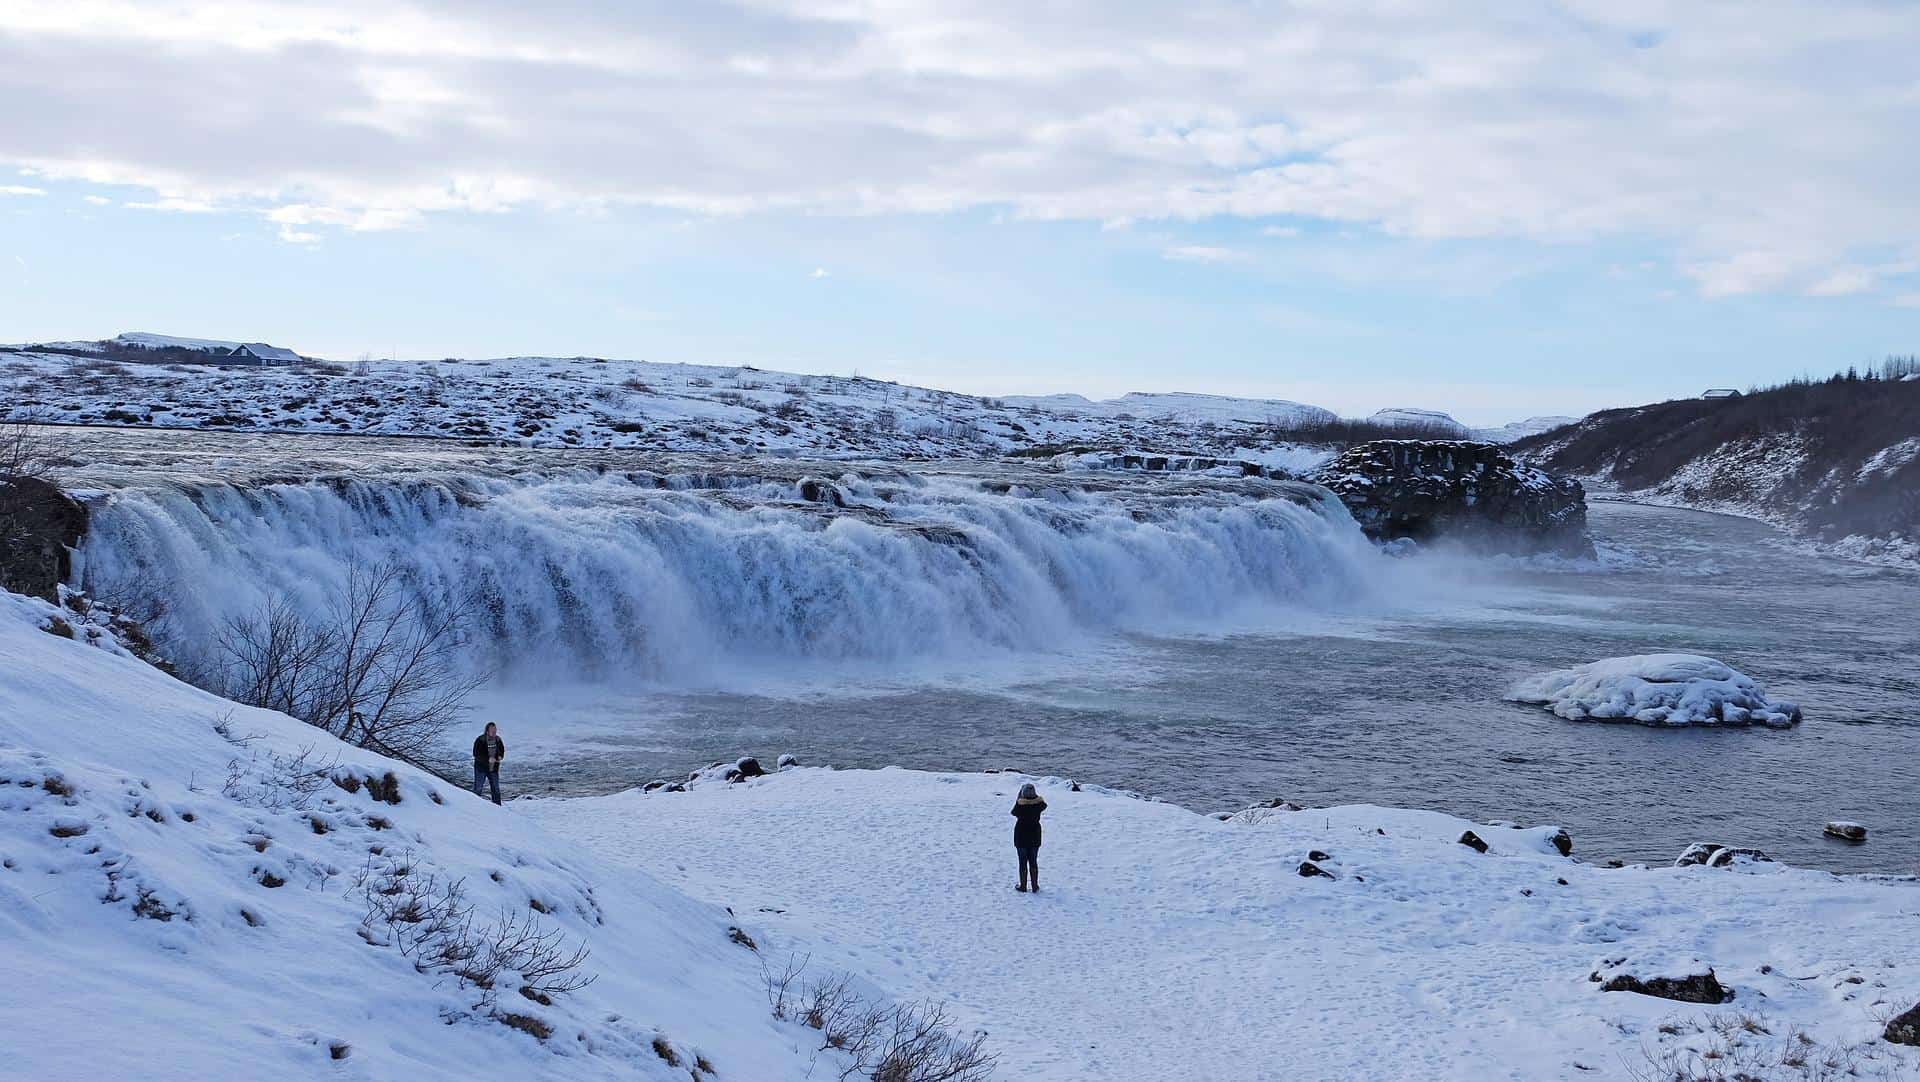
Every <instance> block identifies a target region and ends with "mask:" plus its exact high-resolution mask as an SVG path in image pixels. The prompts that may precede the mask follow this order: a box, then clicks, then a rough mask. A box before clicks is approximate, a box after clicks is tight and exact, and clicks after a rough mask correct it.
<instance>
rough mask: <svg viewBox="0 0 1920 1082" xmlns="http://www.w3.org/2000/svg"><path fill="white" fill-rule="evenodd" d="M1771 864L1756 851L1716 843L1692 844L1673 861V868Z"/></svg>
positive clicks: (1763, 855) (1766, 856) (1768, 858)
mask: <svg viewBox="0 0 1920 1082" xmlns="http://www.w3.org/2000/svg"><path fill="white" fill-rule="evenodd" d="M1771 863H1773V858H1772V857H1769V856H1768V855H1766V854H1765V853H1762V852H1761V851H1760V850H1758V849H1752V848H1748V847H1744V846H1733V845H1721V844H1719V843H1718V842H1694V843H1693V844H1692V845H1689V846H1687V848H1686V851H1685V852H1682V853H1681V854H1680V855H1679V856H1678V857H1677V858H1675V859H1674V862H1673V866H1674V867H1676V868H1690V867H1693V866H1695V865H1704V866H1706V867H1708V868H1731V867H1733V866H1734V865H1736V864H1771Z"/></svg>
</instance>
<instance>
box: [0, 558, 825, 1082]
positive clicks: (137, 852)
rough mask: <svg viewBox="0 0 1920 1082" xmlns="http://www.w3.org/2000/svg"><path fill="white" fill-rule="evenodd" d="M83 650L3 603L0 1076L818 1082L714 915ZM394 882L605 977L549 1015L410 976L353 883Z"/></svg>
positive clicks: (498, 996) (512, 981)
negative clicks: (452, 903)
mask: <svg viewBox="0 0 1920 1082" xmlns="http://www.w3.org/2000/svg"><path fill="white" fill-rule="evenodd" d="M56 616H59V618H60V619H61V620H62V621H63V622H64V624H65V626H66V627H68V628H69V629H70V630H72V631H73V632H74V634H75V636H76V637H74V638H67V637H63V636H61V635H55V634H49V633H47V632H46V631H43V630H41V629H40V628H41V627H42V626H50V625H51V624H52V620H53V619H54V617H56ZM86 631H87V625H85V624H84V623H82V622H81V621H80V620H79V618H78V617H77V616H76V615H75V614H74V613H72V612H66V613H64V614H61V613H58V612H57V611H56V610H55V609H54V608H53V607H52V606H49V605H47V604H45V603H44V602H37V601H28V600H26V599H23V598H20V597H18V596H17V595H11V594H3V593H0V1075H4V1076H5V1077H7V1078H19V1079H37V1080H55V1079H75V1080H79V1079H88V1080H96V1079H130V1078H138V1079H143V1080H148V1082H162V1080H168V1079H183V1080H184V1079H196V1080H197V1079H210V1078H220V1079H261V1078H320V1077H326V1078H343V1079H395V1078H408V1079H449V1080H454V1079H457V1080H463V1082H464V1080H467V1079H473V1078H509V1077H510V1078H540V1079H562V1078H564V1079H586V1078H622V1079H626V1078H646V1079H675V1080H678V1082H687V1079H688V1078H689V1077H693V1078H709V1079H722V1080H732V1079H737V1080H747V1079H768V1080H781V1079H794V1080H798V1079H801V1078H804V1077H806V1075H807V1069H808V1066H809V1057H808V1056H807V1055H806V1054H805V1052H804V1050H803V1049H804V1046H806V1045H807V1043H808V1042H807V1034H806V1032H805V1031H803V1030H800V1029H799V1027H797V1026H791V1025H787V1026H783V1025H780V1024H777V1023H775V1022H774V1021H773V1020H772V1019H771V1018H770V1016H769V1014H768V1011H767V1005H766V1000H765V996H764V992H763V981H762V977H761V972H760V965H759V962H758V960H757V959H756V958H755V956H754V954H753V953H752V952H750V951H748V950H746V949H745V948H743V947H741V946H738V945H736V944H734V943H733V942H731V941H730V940H729V938H728V928H729V926H730V925H731V923H732V920H731V918H730V917H729V916H728V914H727V913H726V912H725V910H723V909H721V908H720V907H718V906H715V905H712V904H710V903H704V902H699V901H694V900H690V899H689V898H687V897H685V896H683V895H682V894H681V893H679V892H678V891H677V890H676V889H675V888H673V887H670V886H667V885H664V884H662V883H661V882H660V881H658V880H657V879H655V878H653V877H651V876H649V875H648V874H647V873H645V872H641V871H638V870H634V869H627V868H620V867H615V866H611V865H608V864H606V863H604V862H602V861H599V860H597V859H595V858H593V857H591V856H589V855H588V854H586V853H585V852H583V851H582V850H581V849H580V847H578V846H577V845H574V844H572V843H570V842H568V841H566V840H564V839H563V838H560V837H558V836H556V835H554V834H552V833H551V832H549V831H546V830H543V829H541V828H540V827H539V826H538V825H536V824H534V823H532V822H530V821H529V820H528V817H526V816H524V815H520V814H517V810H516V809H514V808H507V809H500V808H496V807H494V806H493V805H492V804H489V803H484V802H482V801H480V800H479V799H478V798H476V797H474V796H473V795H472V794H471V793H467V792H464V791H463V790H461V789H460V788H458V787H456V786H453V785H449V784H447V783H445V782H442V781H440V780H439V779H437V778H434V777H431V776H430V775H427V774H424V773H421V772H419V771H416V770H413V769H410V768H408V767H405V766H401V765H398V764H395V763H393V762H391V761H389V760H386V759H383V758H381V757H380V756H377V755H373V754H371V753H368V752H363V751H358V750H354V749H351V748H348V747H346V746H345V745H342V744H339V743H338V742H336V741H334V740H333V739H332V738H331V737H329V736H327V735H326V734H324V733H322V732H320V731H319V730H316V729H313V728H310V727H308V726H306V725H303V724H301V723H299V722H296V721H293V720H291V719H289V718H286V717H284V716H281V715H278V714H272V713H269V712H266V711H260V710H251V709H247V708H243V707H237V706H235V705H233V704H231V703H228V702H225V701H223V700H220V699H217V698H215V697H213V696H211V695H207V694H205V693H203V692H200V691H197V690H195V689H193V688H190V687H188V686H186V685H185V684H181V683H179V682H177V681H175V680H173V679H171V678H170V677H167V676H165V675H163V674H162V673H161V672H159V671H158V670H156V669H153V668H150V667H148V666H147V665H145V664H144V663H142V662H140V661H137V660H135V659H133V658H131V657H128V656H125V655H124V654H123V653H122V652H121V651H119V649H118V648H117V647H116V646H115V645H114V644H113V642H112V641H111V640H103V641H102V644H101V645H88V644H87V643H86V642H85V640H86V638H87V634H86ZM336 779H338V780H336ZM388 779H392V780H391V782H390V784H391V789H390V790H389V789H388V787H387V786H388V784H389V782H388ZM369 781H372V782H377V783H378V785H377V786H376V787H375V788H369V786H368V784H367V783H368V782H369ZM376 788H377V789H378V792H379V796H378V797H376V795H375V790H376ZM396 864H398V865H404V866H407V867H410V868H411V872H410V874H409V875H408V876H403V877H399V878H400V879H408V880H410V881H411V882H413V883H417V884H420V885H422V887H426V886H427V885H428V884H430V883H437V884H439V885H445V884H449V883H454V882H458V883H460V884H461V889H462V891H463V893H464V897H465V899H466V903H465V904H467V905H469V906H470V907H471V918H472V929H473V930H474V931H476V932H479V931H483V930H487V929H497V928H499V927H501V926H502V925H503V922H517V923H518V924H519V925H520V926H522V927H525V926H527V922H532V926H533V927H535V928H537V929H539V930H541V931H542V932H544V933H547V934H552V935H554V936H555V937H556V938H555V940H554V942H555V944H556V945H557V946H563V947H564V950H566V951H568V952H570V951H571V950H572V949H574V948H575V947H578V946H584V947H586V948H588V949H589V950H590V952H591V953H590V955H589V956H588V957H587V959H586V961H585V962H584V963H583V965H582V966H580V967H579V969H578V970H577V971H576V972H578V973H580V974H582V975H587V976H591V977H593V978H594V981H593V983H592V984H591V985H590V986H588V987H586V988H583V989H580V990H578V991H576V992H573V993H571V994H555V995H548V996H547V997H546V998H548V999H549V1000H551V1002H550V1003H541V1002H535V1001H534V1000H532V999H529V998H527V997H526V996H524V995H522V994H521V991H520V988H521V987H522V986H524V985H526V984H527V983H528V982H527V981H526V979H525V978H516V977H513V976H511V975H503V976H502V977H501V978H500V979H499V980H498V981H496V984H495V990H494V993H495V994H494V995H493V996H491V997H489V996H487V995H486V994H485V993H483V991H482V990H481V989H479V988H477V987H475V986H474V985H472V984H466V985H464V986H463V985H462V984H461V982H459V981H458V980H456V979H455V978H454V977H452V976H450V975H446V974H437V973H428V972H419V971H417V970H416V961H418V960H419V958H420V957H421V954H420V953H419V952H415V953H414V955H413V956H412V957H407V956H403V954H402V952H401V950H400V949H399V948H398V946H396V945H395V936H396V933H395V926H392V925H388V924H385V923H384V922H374V923H372V924H370V925H368V924H363V920H364V919H365V918H366V917H367V915H368V913H369V912H370V905H369V900H368V899H369V896H368V894H367V893H366V890H365V887H366V886H368V885H373V886H375V887H376V888H377V890H376V893H379V892H380V891H383V890H386V889H396V893H395V894H392V895H389V894H384V893H380V895H379V896H381V897H383V898H393V897H405V896H406V892H405V891H400V890H398V889H397V888H395V886H394V885H395V883H396V878H395V877H394V876H393V875H392V874H391V873H392V872H393V871H394V869H395V866H396ZM369 872H371V873H373V877H372V878H370V879H364V880H363V879H362V878H361V877H362V876H363V874H365V873H369ZM428 893H432V891H428ZM409 927H410V928H413V929H417V928H419V927H420V926H419V925H418V924H414V925H410V926H409ZM543 994H544V993H543ZM489 999H491V1002H488V1000H489ZM509 1023H513V1024H515V1025H517V1026H518V1027H520V1028H510V1025H509ZM540 1027H550V1032H549V1033H548V1034H547V1036H546V1037H545V1038H544V1039H541V1038H538V1037H536V1036H534V1035H532V1032H531V1031H533V1030H536V1029H539V1028H540ZM656 1042H657V1043H656ZM662 1049H664V1050H665V1051H666V1052H667V1053H670V1054H671V1056H672V1057H673V1058H674V1059H676V1060H678V1061H679V1062H680V1063H681V1064H682V1065H680V1066H673V1065H670V1064H669V1063H667V1062H666V1060H665V1059H663V1058H662V1051H661V1050H662ZM699 1057H705V1059H706V1062H707V1063H708V1064H710V1065H711V1066H712V1068H713V1070H712V1071H710V1072H709V1071H705V1070H701V1071H700V1072H699V1073H696V1074H691V1075H690V1074H689V1068H693V1067H695V1066H696V1064H697V1063H698V1062H699ZM816 1077H817V1075H816Z"/></svg>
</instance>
